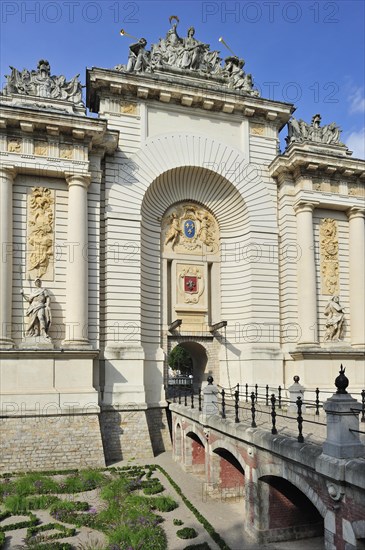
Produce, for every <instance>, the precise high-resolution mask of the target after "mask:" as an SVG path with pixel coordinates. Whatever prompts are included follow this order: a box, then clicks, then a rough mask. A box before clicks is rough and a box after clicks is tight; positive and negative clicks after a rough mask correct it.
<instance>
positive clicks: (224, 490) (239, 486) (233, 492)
mask: <svg viewBox="0 0 365 550" xmlns="http://www.w3.org/2000/svg"><path fill="white" fill-rule="evenodd" d="M210 451H211V455H210V458H211V460H210V469H209V478H210V479H209V481H210V484H211V486H212V488H217V489H218V496H219V497H220V498H221V499H222V500H223V501H224V500H229V499H232V498H233V499H237V498H240V497H242V496H243V495H244V492H245V467H246V465H245V462H244V460H243V459H242V457H241V455H240V453H239V452H238V451H237V449H235V447H234V445H232V444H229V443H228V442H227V444H226V443H225V442H222V441H221V442H216V444H213V445H212V447H211V449H210Z"/></svg>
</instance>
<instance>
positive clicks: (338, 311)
mask: <svg viewBox="0 0 365 550" xmlns="http://www.w3.org/2000/svg"><path fill="white" fill-rule="evenodd" d="M324 314H325V316H326V317H327V321H326V334H325V337H324V340H325V342H328V341H330V342H338V341H339V340H342V336H343V324H344V320H345V314H344V311H343V307H342V306H341V304H340V298H339V296H332V298H331V300H330V301H329V302H328V304H327V305H326V309H325V310H324Z"/></svg>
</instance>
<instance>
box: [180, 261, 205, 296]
mask: <svg viewBox="0 0 365 550" xmlns="http://www.w3.org/2000/svg"><path fill="white" fill-rule="evenodd" d="M179 286H180V293H181V294H182V295H183V296H184V302H185V303H186V304H197V303H198V302H199V299H200V296H201V295H202V294H203V292H204V288H205V283H204V277H203V273H202V269H201V268H199V267H197V266H192V265H190V266H184V267H183V269H182V270H181V271H180V273H179Z"/></svg>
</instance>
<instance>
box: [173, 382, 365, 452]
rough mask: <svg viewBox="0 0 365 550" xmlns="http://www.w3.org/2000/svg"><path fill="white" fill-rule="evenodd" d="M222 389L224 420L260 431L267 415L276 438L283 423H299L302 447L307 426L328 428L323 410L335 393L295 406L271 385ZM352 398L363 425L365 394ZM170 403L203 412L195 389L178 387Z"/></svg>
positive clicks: (323, 393) (219, 408) (219, 411)
mask: <svg viewBox="0 0 365 550" xmlns="http://www.w3.org/2000/svg"><path fill="white" fill-rule="evenodd" d="M218 389H219V391H218V395H217V414H219V416H220V417H221V418H222V419H224V420H226V419H230V418H231V419H232V420H233V421H234V422H235V423H239V422H241V421H244V422H248V423H249V425H250V426H251V427H252V428H256V427H257V422H258V413H259V415H260V417H261V415H267V421H268V423H269V424H270V423H271V433H272V434H274V435H275V434H277V433H278V429H277V425H278V422H280V420H281V419H286V420H292V421H296V425H297V436H296V438H297V441H298V442H299V443H302V442H303V441H304V436H303V426H305V427H306V428H305V429H306V432H307V433H308V429H309V428H308V427H309V425H310V424H315V425H316V426H326V422H320V421H319V419H318V417H319V416H320V413H321V411H322V410H323V403H324V402H325V401H326V400H327V398H328V397H330V396H332V395H333V392H327V391H322V390H321V391H320V390H319V388H316V389H315V390H310V391H311V393H314V394H315V399H314V400H307V399H306V400H302V399H301V397H298V398H297V400H296V402H294V401H292V400H290V399H288V398H285V397H283V388H282V387H281V386H278V387H277V388H272V387H270V386H269V385H266V386H259V385H258V384H254V385H249V384H244V385H240V384H236V385H235V386H234V387H233V388H221V387H219V388H218ZM307 391H309V390H307ZM351 395H352V396H353V397H356V398H358V399H359V401H360V403H361V416H360V421H361V422H365V390H362V392H361V393H358V394H357V393H351ZM168 400H169V401H170V402H173V403H178V404H180V405H181V404H182V403H183V404H184V406H185V407H187V406H189V407H190V408H192V409H194V408H196V404H197V405H198V410H199V411H202V410H203V397H202V391H201V389H199V390H197V392H196V393H195V391H194V388H193V387H191V388H184V387H181V386H180V387H178V386H176V387H175V388H174V391H173V393H172V395H171V396H170V398H169V399H168ZM288 407H290V409H291V412H290V413H289V412H287V409H288ZM304 410H305V412H306V413H307V412H309V413H310V412H311V413H312V414H314V416H315V417H317V418H316V420H314V419H313V420H311V419H310V418H308V417H309V414H305V416H304V417H303V414H304ZM324 419H325V418H324ZM281 422H282V420H281ZM263 424H264V423H262V425H263ZM262 427H264V426H262ZM359 433H363V432H362V431H361V432H359Z"/></svg>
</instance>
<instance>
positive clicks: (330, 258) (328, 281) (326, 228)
mask: <svg viewBox="0 0 365 550" xmlns="http://www.w3.org/2000/svg"><path fill="white" fill-rule="evenodd" d="M319 233H320V254H321V282H322V294H331V295H335V294H338V292H339V264H338V238H337V222H336V220H332V219H331V218H324V219H323V220H322V221H321V225H320V230H319Z"/></svg>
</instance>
